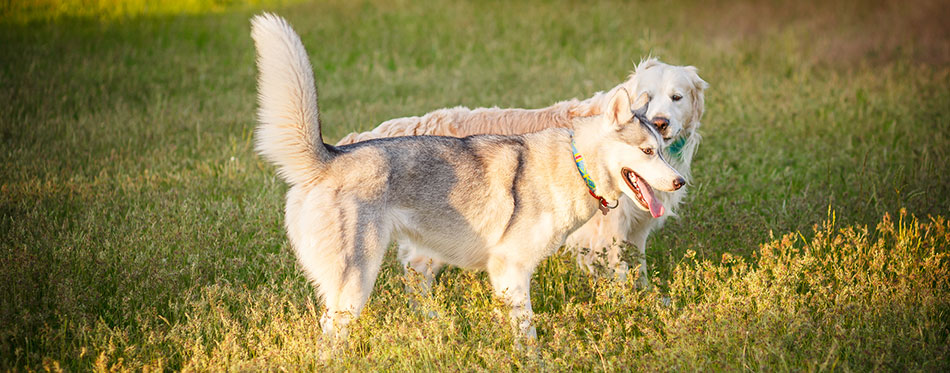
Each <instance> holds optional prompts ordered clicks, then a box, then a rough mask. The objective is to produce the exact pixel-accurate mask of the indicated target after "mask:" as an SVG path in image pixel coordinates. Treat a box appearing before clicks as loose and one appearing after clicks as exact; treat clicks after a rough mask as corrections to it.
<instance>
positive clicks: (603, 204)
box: [571, 134, 620, 215]
mask: <svg viewBox="0 0 950 373" xmlns="http://www.w3.org/2000/svg"><path fill="white" fill-rule="evenodd" d="M571 151H573V152H574V164H576V165H577V172H580V174H581V178H583V179H584V182H585V183H586V184H587V192H588V193H590V195H591V197H594V198H596V199H597V201H598V202H600V203H599V204H598V205H597V208H598V209H600V212H602V213H603V214H604V215H607V211H608V209H613V208H617V205H618V204H614V205H613V206H609V205H608V204H607V200H606V199H604V197H601V196H598V195H597V193H594V190H596V189H597V185H595V184H594V179H591V178H590V174H588V173H587V167H586V166H584V156H582V155H581V153H579V152H578V151H577V146H576V145H575V144H574V135H573V134H571ZM617 202H620V201H617Z"/></svg>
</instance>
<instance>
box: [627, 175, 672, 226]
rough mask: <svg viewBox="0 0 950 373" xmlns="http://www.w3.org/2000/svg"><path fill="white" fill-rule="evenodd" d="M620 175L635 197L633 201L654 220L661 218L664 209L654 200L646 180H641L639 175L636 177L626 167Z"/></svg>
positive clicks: (651, 189) (654, 197)
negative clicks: (648, 212)
mask: <svg viewBox="0 0 950 373" xmlns="http://www.w3.org/2000/svg"><path fill="white" fill-rule="evenodd" d="M620 174H621V175H622V176H623V182H625V183H627V186H628V187H630V189H631V190H633V194H634V196H635V197H636V198H634V199H635V200H636V201H637V203H639V204H640V206H643V207H644V208H645V209H646V210H648V211H650V215H653V217H654V218H658V217H660V216H663V213H664V212H666V209H665V208H664V207H663V204H662V203H660V201H659V200H657V199H656V195H654V194H653V188H651V187H650V184H647V182H646V180H643V178H642V177H640V175H637V173H636V172H633V170H631V169H629V168H626V167H624V168H622V169H621V170H620Z"/></svg>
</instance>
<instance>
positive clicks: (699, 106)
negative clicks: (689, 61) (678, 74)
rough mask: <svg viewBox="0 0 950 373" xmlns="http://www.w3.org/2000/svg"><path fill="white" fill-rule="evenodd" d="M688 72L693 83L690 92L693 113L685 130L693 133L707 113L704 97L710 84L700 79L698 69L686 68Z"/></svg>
mask: <svg viewBox="0 0 950 373" xmlns="http://www.w3.org/2000/svg"><path fill="white" fill-rule="evenodd" d="M686 71H687V73H688V74H689V80H690V81H691V83H693V87H692V89H690V90H689V96H690V97H689V98H690V101H692V104H693V105H692V106H693V111H692V112H691V113H689V116H688V118H687V120H686V123H685V124H684V129H686V130H688V131H692V130H694V129H695V128H694V127H697V126H699V121H700V120H702V118H703V112H704V111H705V107H704V106H705V105H704V101H705V99H704V97H703V96H705V91H706V88H709V83H706V81H705V80H703V79H702V78H700V77H699V72H698V69H696V67H694V66H686Z"/></svg>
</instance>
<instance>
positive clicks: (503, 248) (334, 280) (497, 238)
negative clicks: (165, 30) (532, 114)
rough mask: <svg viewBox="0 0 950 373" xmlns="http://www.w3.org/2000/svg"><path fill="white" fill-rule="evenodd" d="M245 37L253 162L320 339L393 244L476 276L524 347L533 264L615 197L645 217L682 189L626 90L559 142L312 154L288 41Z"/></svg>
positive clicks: (471, 142)
mask: <svg viewBox="0 0 950 373" xmlns="http://www.w3.org/2000/svg"><path fill="white" fill-rule="evenodd" d="M251 23H252V31H251V35H252V37H253V39H254V43H255V45H256V47H257V65H258V69H259V72H260V76H259V81H258V95H259V97H258V100H259V105H260V107H259V109H258V119H259V121H260V124H259V126H258V128H257V132H256V137H257V144H256V148H257V151H258V152H260V153H261V154H262V155H263V156H264V157H265V158H266V159H267V160H269V161H270V162H273V163H274V164H276V166H277V171H278V174H279V175H280V176H281V177H282V178H283V179H284V180H286V181H287V182H288V183H289V184H290V189H289V190H288V192H287V207H286V216H285V225H286V227H287V235H288V237H289V238H290V242H291V245H292V246H293V248H294V251H295V253H296V255H297V259H298V260H299V262H300V264H301V267H303V270H304V271H305V272H306V274H307V276H308V277H309V278H310V280H311V281H312V282H313V283H314V284H315V285H316V287H317V290H318V292H319V294H320V295H321V296H322V297H323V300H324V303H325V305H326V312H325V313H324V314H323V315H322V316H321V319H320V325H321V327H322V328H323V331H324V333H327V334H330V335H345V333H346V326H347V324H348V323H349V322H350V321H351V320H353V319H354V318H355V317H357V316H358V315H359V313H360V311H361V310H362V308H363V306H364V305H365V304H366V301H367V299H368V298H369V295H370V292H371V290H372V289H373V284H374V283H375V281H376V277H377V275H378V273H379V269H380V266H381V264H382V261H383V254H384V252H385V250H386V249H387V247H388V245H389V243H390V242H391V241H393V240H397V241H400V242H409V243H412V244H413V246H414V247H416V248H417V249H418V250H420V252H421V253H422V254H424V255H426V256H427V257H430V258H435V259H437V260H440V261H442V262H445V263H448V264H451V265H456V266H460V267H464V268H470V269H477V270H486V271H488V275H489V278H490V279H491V283H492V286H493V288H494V290H495V293H496V295H498V296H499V297H500V298H501V299H503V300H504V301H505V302H506V303H507V304H508V305H509V306H510V307H511V310H510V316H511V318H512V323H513V325H515V326H516V327H517V328H518V329H519V330H520V331H521V332H522V333H524V334H525V335H527V336H533V335H534V334H535V332H534V328H533V327H532V326H531V315H532V311H531V300H530V298H529V288H530V281H531V274H532V273H533V272H534V269H535V267H536V266H537V265H538V263H539V262H540V261H541V260H543V259H544V258H545V257H547V256H548V255H550V254H551V253H553V252H554V251H555V250H556V249H557V248H558V247H559V246H560V245H561V244H562V243H563V242H564V238H565V237H566V236H567V235H568V234H570V233H571V232H573V231H574V230H575V229H577V228H578V227H580V226H581V225H582V224H584V223H585V222H587V221H588V220H590V218H591V216H593V215H594V214H595V213H597V212H598V209H603V210H604V211H606V208H605V207H603V205H610V204H613V203H616V201H617V199H619V198H620V196H621V195H626V196H628V197H629V198H631V199H632V200H634V201H637V206H638V207H639V208H640V209H642V210H651V209H656V208H657V207H656V206H655V205H654V204H655V203H657V202H656V199H655V197H654V192H653V190H654V188H655V189H658V190H665V191H674V190H676V189H679V188H680V187H682V186H683V184H685V180H684V179H683V177H682V176H681V175H680V174H679V173H677V172H676V171H675V170H674V169H673V168H671V167H670V165H669V164H668V163H667V162H666V161H665V160H664V159H663V157H662V156H661V154H660V151H659V150H660V145H661V141H662V138H661V136H660V135H659V134H658V133H657V132H656V130H655V129H654V128H653V127H652V126H649V125H646V124H644V123H642V122H641V121H640V120H639V119H638V118H636V117H635V114H634V112H633V111H632V110H631V100H630V98H629V96H628V93H627V91H626V90H619V91H618V92H617V93H616V94H614V96H613V97H612V98H611V99H610V100H609V101H608V102H607V103H606V104H605V107H604V108H603V114H602V115H598V116H593V117H588V118H578V119H575V120H574V123H573V125H572V128H573V131H572V130H569V129H564V128H556V129H550V130H546V131H542V132H537V133H532V134H527V135H518V136H499V135H484V136H471V137H465V138H453V137H436V136H418V137H399V138H387V139H379V140H372V141H366V142H360V143H356V144H352V145H346V146H340V147H335V146H332V145H327V144H324V143H323V137H322V134H321V132H320V126H321V124H320V116H319V112H318V109H317V92H316V89H315V87H314V80H313V70H312V68H311V66H310V61H309V59H308V58H307V53H306V51H305V50H304V47H303V44H302V43H301V41H300V38H299V37H298V36H297V34H296V33H295V32H294V31H293V29H292V28H291V27H290V25H289V24H288V23H287V22H286V21H285V20H283V19H282V18H280V17H278V16H275V15H271V14H266V13H265V14H263V15H259V16H256V17H254V18H253V19H252V20H251ZM646 101H648V98H647V97H646V95H644V96H643V97H642V98H641V99H639V100H637V103H639V105H645V104H646ZM641 112H642V110H641ZM585 161H586V162H585Z"/></svg>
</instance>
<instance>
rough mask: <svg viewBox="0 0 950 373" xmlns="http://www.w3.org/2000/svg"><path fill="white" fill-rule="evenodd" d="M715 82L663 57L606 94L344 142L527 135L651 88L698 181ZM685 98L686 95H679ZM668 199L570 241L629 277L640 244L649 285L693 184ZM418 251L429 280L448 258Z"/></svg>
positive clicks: (465, 113)
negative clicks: (625, 254) (649, 255)
mask: <svg viewBox="0 0 950 373" xmlns="http://www.w3.org/2000/svg"><path fill="white" fill-rule="evenodd" d="M707 86H708V85H707V84H706V82H705V81H703V80H702V79H701V78H700V77H699V75H698V74H697V71H696V68H695V67H692V66H672V65H667V64H665V63H662V62H660V61H658V60H657V59H655V58H650V59H646V60H644V61H642V62H640V64H638V65H637V68H636V71H634V73H633V74H631V75H630V77H629V79H627V81H625V82H623V83H621V84H620V85H618V86H616V87H614V88H612V89H611V90H609V91H607V92H598V93H596V94H595V95H594V96H593V97H590V98H588V99H586V100H583V101H580V100H576V99H572V100H567V101H561V102H558V103H556V104H554V105H551V106H549V107H546V108H541V109H500V108H497V107H494V108H477V109H469V108H466V107H462V106H459V107H454V108H448V109H439V110H436V111H433V112H431V113H428V114H425V115H423V116H420V117H405V118H397V119H391V120H388V121H386V122H383V123H382V124H380V125H379V126H378V127H376V128H375V129H373V130H372V131H369V132H363V133H351V134H349V135H347V136H345V137H344V138H343V139H342V140H340V142H339V143H338V144H339V145H343V144H351V143H355V142H359V141H366V140H369V139H376V138H383V137H396V136H414V135H438V136H454V137H462V136H469V135H476V134H503V135H511V134H523V133H531V132H536V131H540V130H544V129H547V128H552V127H570V126H571V123H572V120H573V119H574V118H577V117H586V116H592V115H598V114H600V113H601V108H602V107H603V106H604V104H605V103H606V102H607V100H608V99H609V98H610V97H612V95H613V94H615V93H616V92H617V91H618V90H620V89H624V90H626V91H628V92H632V93H633V94H632V95H631V97H637V96H639V95H640V94H642V93H647V94H648V95H650V97H651V101H650V105H649V111H648V112H647V113H646V116H647V118H649V119H651V120H653V119H655V118H666V119H668V120H669V122H670V123H669V125H668V126H667V127H666V128H665V129H664V130H663V131H661V134H662V135H663V137H664V138H665V139H666V141H665V144H666V145H669V144H671V143H673V142H674V141H676V140H677V139H678V138H685V139H686V144H685V145H684V146H683V149H682V151H681V153H680V156H679V157H671V156H670V154H668V153H667V154H666V156H667V159H668V160H669V161H670V163H671V165H673V167H674V168H676V170H677V171H679V172H680V173H681V174H683V175H684V176H686V178H687V180H689V178H690V171H691V170H690V163H691V161H692V159H693V154H694V153H695V151H696V148H697V146H698V145H699V142H700V140H701V138H702V137H701V136H700V134H699V126H700V120H701V119H702V116H703V112H704V92H705V90H706V88H707ZM675 95H680V97H681V98H680V100H678V101H674V100H673V97H674V96H675ZM657 194H658V197H659V199H660V201H661V202H662V203H663V204H664V205H665V206H666V207H667V211H668V213H667V214H666V215H664V216H662V217H660V218H658V219H654V218H653V217H652V216H650V214H649V213H646V212H644V211H642V210H640V209H637V208H636V207H635V206H634V203H633V201H632V200H630V199H628V198H622V199H621V200H620V206H619V208H618V209H616V210H614V211H612V212H611V213H609V214H607V215H606V216H602V215H600V214H598V215H596V216H594V218H593V219H591V221H590V222H588V223H587V224H586V225H585V226H583V227H582V228H581V229H579V230H578V231H577V232H575V233H574V234H573V235H572V236H571V237H570V238H568V240H567V244H568V245H569V246H571V247H573V248H575V249H579V250H578V263H580V264H581V265H583V266H585V267H587V268H590V269H592V268H593V266H594V264H595V263H598V262H599V259H600V258H604V259H606V263H603V264H606V266H607V267H608V268H610V269H612V270H613V271H614V272H615V273H616V275H617V276H618V278H620V279H621V280H622V279H624V278H625V276H626V273H627V264H626V262H624V261H623V260H622V259H621V256H622V255H621V254H622V248H623V247H624V244H625V243H629V244H633V245H634V246H636V247H637V248H638V250H639V252H638V255H637V257H638V260H639V265H640V266H639V268H640V276H639V279H640V282H641V285H642V286H644V287H646V286H649V282H648V280H647V266H646V240H647V237H648V236H649V235H650V232H652V231H653V230H654V229H657V228H659V227H660V226H662V225H663V223H664V221H665V220H666V218H667V216H670V215H675V214H676V208H677V207H678V206H679V204H680V203H681V202H682V200H683V197H685V195H686V191H685V189H680V190H679V191H677V192H674V193H664V192H659V193H657ZM415 252H416V250H415V249H414V248H413V247H411V246H407V245H404V244H402V243H401V244H400V258H402V261H403V263H404V264H405V265H406V266H407V267H411V268H414V269H416V270H417V271H419V272H420V273H423V274H424V275H425V277H426V281H427V283H428V284H431V282H432V280H433V276H434V274H435V273H437V272H438V271H439V270H440V269H441V267H442V263H440V262H439V261H437V260H429V258H425V257H418V256H416V253H415Z"/></svg>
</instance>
